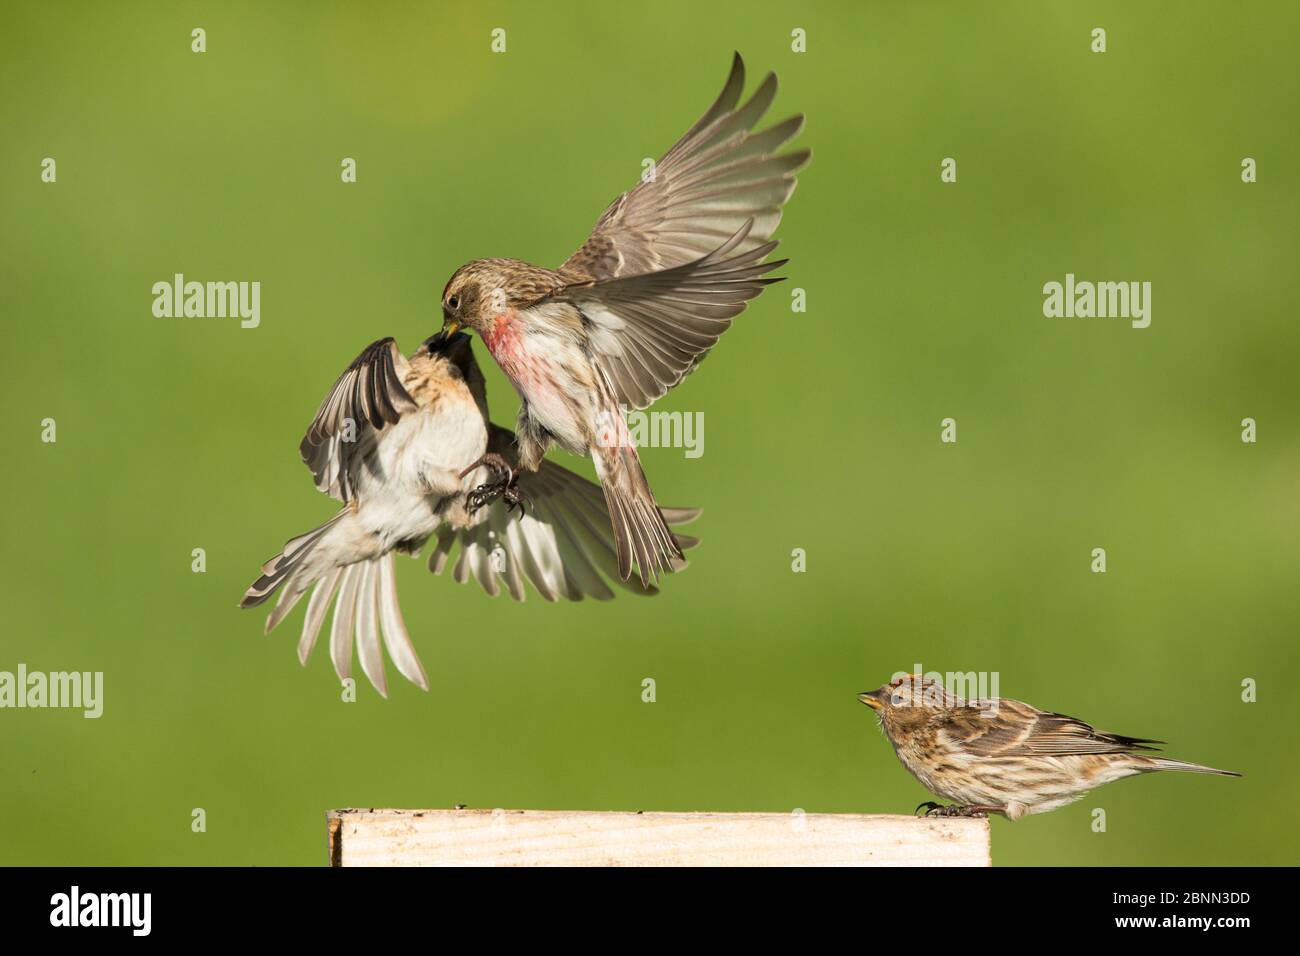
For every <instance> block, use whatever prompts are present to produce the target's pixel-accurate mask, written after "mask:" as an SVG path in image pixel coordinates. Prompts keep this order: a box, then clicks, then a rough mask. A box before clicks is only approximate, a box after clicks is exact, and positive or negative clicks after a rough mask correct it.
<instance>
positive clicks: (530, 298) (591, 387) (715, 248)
mask: <svg viewBox="0 0 1300 956" xmlns="http://www.w3.org/2000/svg"><path fill="white" fill-rule="evenodd" d="M744 85H745V67H744V63H743V62H742V60H741V58H740V55H739V54H736V56H735V59H734V60H733V62H732V67H731V74H730V76H729V77H728V79H727V82H726V85H725V86H724V88H723V90H722V93H721V95H719V96H718V98H717V100H716V101H715V102H714V104H713V105H712V106H710V107H709V109H708V111H707V112H706V113H705V114H704V115H703V116H702V117H700V119H699V121H698V122H696V123H695V125H694V126H692V127H691V128H690V129H689V130H687V132H686V134H685V135H683V136H682V138H681V139H679V140H678V141H677V143H676V145H674V146H673V147H672V148H671V149H670V150H668V152H667V153H666V154H664V156H663V157H662V158H661V159H660V160H659V162H658V163H656V164H655V166H654V168H653V170H648V171H647V174H646V175H644V176H643V177H642V180H641V182H639V183H638V184H637V185H636V186H635V187H634V188H633V189H631V190H629V191H628V192H625V193H623V194H622V195H621V196H619V197H618V198H617V199H615V200H614V201H613V202H612V203H611V204H610V205H609V207H608V208H607V209H606V210H605V212H604V214H602V215H601V217H600V219H599V220H598V221H597V222H596V225H595V228H594V229H593V230H592V233H591V235H590V236H589V237H588V238H587V240H586V242H585V243H583V245H582V247H581V248H579V249H578V251H577V252H575V253H574V254H573V255H571V256H570V257H569V258H568V259H567V260H566V261H565V262H564V264H563V265H561V266H560V267H559V268H558V269H545V268H541V267H539V266H534V265H530V264H528V263H526V262H520V261H518V260H515V259H478V260H476V261H474V262H470V263H468V264H467V265H464V266H461V267H460V268H459V269H458V270H456V272H455V274H454V275H452V277H451V279H450V281H448V283H447V286H446V288H445V289H444V290H443V294H442V309H443V319H444V326H443V328H444V329H445V330H446V331H448V332H455V331H456V330H457V329H460V328H462V327H463V328H467V329H471V330H473V331H475V332H477V333H478V334H479V336H480V337H481V338H482V339H483V343H484V344H485V345H486V346H487V348H488V351H489V352H491V353H492V357H493V358H494V359H496V361H497V364H498V365H500V366H501V370H502V371H503V372H505V374H506V376H507V377H508V378H509V379H510V381H511V382H512V383H513V384H514V386H515V390H516V391H517V392H518V393H519V396H520V398H521V399H523V406H522V408H521V409H520V412H519V421H518V425H517V431H518V436H517V438H516V442H517V463H518V467H519V469H521V470H523V471H533V470H535V469H536V468H537V467H538V466H539V465H540V463H541V461H542V456H543V455H545V453H546V451H547V449H548V448H549V447H550V446H551V445H552V444H558V445H559V446H560V447H562V448H564V449H565V450H566V451H568V452H570V453H572V454H575V455H579V456H582V457H586V456H588V455H590V456H591V459H592V460H593V461H594V462H595V466H596V475H597V477H598V478H599V479H600V483H601V486H602V488H603V489H604V492H605V500H606V503H607V505H608V507H609V514H610V517H611V519H612V520H613V528H614V544H615V548H616V550H617V555H618V567H619V573H620V574H621V575H622V577H623V578H624V579H626V578H627V577H628V576H629V574H630V573H631V567H632V564H633V561H634V560H635V563H636V564H637V566H638V567H639V569H640V574H641V581H642V583H643V584H646V583H648V582H649V580H650V577H651V576H656V577H657V576H658V574H659V572H660V571H663V570H670V569H671V566H672V563H673V561H674V560H675V559H677V558H680V557H681V552H680V550H679V549H678V548H677V546H676V544H675V543H674V540H673V535H672V533H671V532H670V531H669V530H668V527H667V524H666V523H665V521H664V519H663V516H662V515H661V514H660V512H659V509H658V506H657V505H656V502H655V497H654V495H653V493H652V492H651V491H650V486H649V484H648V483H647V481H646V477H645V473H644V472H643V471H642V468H641V462H640V459H639V457H638V455H637V451H636V447H635V444H634V442H633V441H632V439H631V436H630V435H629V433H628V429H627V427H626V425H625V422H624V417H623V416H624V413H626V412H627V411H628V410H639V409H643V408H645V407H646V406H647V405H649V404H650V403H651V402H653V401H655V400H656V399H658V398H660V397H661V396H663V395H664V394H665V393H666V392H667V391H668V390H669V389H670V388H672V387H673V386H674V385H676V384H677V383H678V382H680V381H681V380H682V379H683V378H685V377H686V375H687V374H689V373H690V372H691V371H692V370H693V369H694V368H695V366H696V365H698V364H699V362H700V360H701V359H703V358H704V355H705V353H707V352H708V351H709V349H710V348H712V347H713V345H714V344H715V343H716V342H717V341H718V338H719V336H721V335H722V333H723V332H725V331H726V330H727V328H728V327H729V326H730V325H731V320H732V319H733V318H734V317H735V316H737V315H739V314H740V312H742V311H743V310H744V308H745V303H746V302H747V301H748V300H750V299H752V298H754V297H755V296H757V295H758V294H759V293H760V292H762V291H763V289H764V287H765V286H767V285H768V284H769V283H772V282H778V281H780V280H779V279H775V278H764V275H765V274H766V273H768V272H770V271H771V270H772V269H775V268H777V267H779V266H781V265H783V264H784V263H785V262H786V261H787V260H784V259H782V260H776V261H764V260H765V258H766V257H767V255H768V254H769V253H770V252H771V251H772V250H773V249H775V248H776V243H775V242H773V241H770V239H771V236H772V233H773V232H774V231H775V230H776V227H777V223H779V222H780V220H781V207H782V206H783V205H784V204H785V202H786V200H787V199H789V198H790V194H791V193H792V192H793V191H794V188H795V173H796V172H797V171H798V170H799V169H800V168H801V167H802V166H803V165H804V164H805V163H807V162H808V159H809V157H810V155H811V153H810V151H809V150H806V149H801V150H796V151H794V152H790V153H786V154H783V155H778V150H780V149H781V148H782V147H783V146H785V144H786V143H788V142H789V141H790V140H791V139H792V138H793V137H795V136H796V135H798V133H799V131H800V130H801V129H802V128H803V116H801V115H800V116H792V117H790V118H789V119H787V120H784V121H782V122H780V123H777V124H775V125H773V126H771V127H769V128H768V129H765V130H762V131H756V130H755V126H756V125H757V124H758V122H759V120H760V119H762V117H763V114H764V113H766V112H767V109H768V107H769V106H770V105H771V104H772V100H773V98H774V97H775V96H776V76H775V75H774V74H771V73H769V74H768V75H767V78H766V79H764V80H763V82H762V83H761V84H760V85H759V87H758V89H757V90H756V91H755V92H754V94H753V95H752V96H751V97H750V98H749V99H748V100H747V101H745V102H744V103H743V104H742V103H741V101H740V95H741V90H742V89H743V87H744ZM514 477H515V475H514V472H513V471H507V472H505V473H504V477H499V478H498V479H497V481H496V482H495V483H494V486H495V487H496V488H497V490H498V491H504V490H505V489H506V488H507V487H509V485H510V484H511V482H512V481H513V480H514Z"/></svg>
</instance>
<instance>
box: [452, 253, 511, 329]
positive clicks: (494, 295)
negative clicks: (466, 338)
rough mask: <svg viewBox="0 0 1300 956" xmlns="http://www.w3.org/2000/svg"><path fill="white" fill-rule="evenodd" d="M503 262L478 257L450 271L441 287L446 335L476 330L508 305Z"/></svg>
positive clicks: (504, 310)
mask: <svg viewBox="0 0 1300 956" xmlns="http://www.w3.org/2000/svg"><path fill="white" fill-rule="evenodd" d="M503 265H504V261H502V260H495V259H478V260H476V261H474V262H469V263H466V264H465V265H463V266H461V267H460V268H459V269H457V270H456V271H455V272H454V273H452V277H451V278H450V279H448V280H447V285H446V288H444V289H443V290H442V328H443V331H444V332H446V333H447V334H448V335H449V336H450V335H454V334H455V333H456V332H457V331H459V330H460V329H465V330H467V331H471V332H478V333H479V334H480V335H482V334H483V331H484V330H485V329H487V328H489V327H490V325H491V323H492V321H493V320H494V319H495V317H496V316H498V315H501V314H503V313H504V312H506V311H507V310H508V309H509V308H510V305H511V303H510V299H509V296H508V295H507V292H506V290H507V288H508V287H509V286H508V283H509V274H508V271H507V270H506V269H505V268H503Z"/></svg>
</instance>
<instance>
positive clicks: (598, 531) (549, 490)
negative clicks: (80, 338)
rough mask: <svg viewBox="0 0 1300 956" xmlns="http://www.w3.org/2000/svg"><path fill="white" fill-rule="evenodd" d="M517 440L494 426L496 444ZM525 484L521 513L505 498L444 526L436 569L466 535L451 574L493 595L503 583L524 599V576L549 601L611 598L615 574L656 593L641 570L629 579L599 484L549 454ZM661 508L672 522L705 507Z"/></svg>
mask: <svg viewBox="0 0 1300 956" xmlns="http://www.w3.org/2000/svg"><path fill="white" fill-rule="evenodd" d="M513 444H514V433H512V432H511V431H510V430H509V429H505V428H501V427H499V426H496V425H493V426H491V433H490V436H489V439H488V447H489V449H490V450H491V451H495V452H496V453H497V454H502V455H507V456H508V457H513V455H514V452H513V448H512V446H513ZM519 489H520V490H521V491H522V492H523V493H524V496H525V497H526V499H527V505H526V510H525V512H524V514H523V516H522V517H521V516H520V515H519V513H518V512H517V511H516V512H514V513H509V512H508V511H507V510H506V505H505V503H504V502H503V501H500V500H498V501H496V502H494V503H493V504H491V505H489V506H488V507H487V508H486V509H485V515H486V516H485V517H484V518H483V520H481V521H480V522H479V523H478V524H476V525H475V526H474V527H472V528H466V529H462V530H460V531H456V530H453V529H451V528H447V527H444V528H443V530H441V531H439V533H438V539H437V544H436V546H435V548H434V550H433V553H432V554H430V556H429V569H430V570H431V571H433V573H434V574H441V573H442V572H443V569H444V568H446V567H447V565H448V563H450V562H451V558H452V553H453V551H454V550H455V547H456V545H457V543H459V545H460V554H459V556H458V557H457V558H456V561H455V564H454V566H453V569H452V577H453V578H454V579H455V580H456V581H458V582H460V583H462V584H463V583H465V582H466V581H468V580H470V579H471V578H473V579H474V580H476V581H478V582H479V584H480V585H481V586H482V587H483V590H484V591H486V592H487V593H488V594H490V595H492V596H493V597H495V596H496V595H497V594H499V593H500V592H501V589H502V585H504V587H505V589H506V590H507V591H508V592H509V593H510V596H511V597H512V598H514V599H515V600H516V601H522V600H524V593H525V592H524V580H525V579H527V580H529V581H531V582H532V584H533V587H535V588H536V589H537V592H538V593H539V594H541V595H542V597H544V598H545V599H546V600H548V601H557V600H559V599H560V598H567V599H568V600H570V601H580V600H582V599H583V598H584V597H592V598H595V599H596V600H600V601H607V600H609V599H610V598H612V597H614V591H613V590H612V589H611V587H610V582H612V583H613V584H616V585H618V586H619V587H622V588H625V589H627V590H628V591H631V592H633V593H635V594H654V593H656V591H657V588H655V587H654V586H653V585H650V586H646V585H643V584H641V582H640V581H639V580H637V579H636V578H635V577H634V578H632V579H631V580H629V581H624V580H622V576H621V575H620V574H619V572H618V559H617V557H616V555H615V551H614V543H613V541H612V539H611V537H610V521H609V512H608V511H607V510H606V508H605V499H604V495H603V494H602V493H601V490H600V487H599V486H598V485H595V484H593V483H592V482H590V481H587V479H585V478H582V477H581V476H579V475H575V474H574V473H573V472H571V471H569V470H567V469H565V468H561V467H560V466H559V465H557V464H555V463H554V462H551V461H543V462H542V464H541V467H540V468H539V469H538V470H537V471H535V472H526V473H524V474H523V475H521V476H520V478H519ZM660 510H661V511H662V512H663V515H664V520H665V521H667V522H668V524H670V525H679V524H686V523H687V522H690V521H693V520H695V518H696V517H698V516H699V514H700V511H699V509H698V508H662V509H660ZM674 537H675V538H676V539H677V543H678V546H679V547H680V548H682V549H683V550H685V549H686V548H692V547H695V546H696V545H697V544H699V541H698V539H696V538H693V537H690V536H688V535H682V534H674ZM683 566H684V565H683ZM606 579H608V580H606Z"/></svg>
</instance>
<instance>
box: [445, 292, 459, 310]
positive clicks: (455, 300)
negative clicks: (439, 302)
mask: <svg viewBox="0 0 1300 956" xmlns="http://www.w3.org/2000/svg"><path fill="white" fill-rule="evenodd" d="M447 308H449V309H451V311H453V312H455V311H456V310H457V309H459V308H460V296H458V295H449V296H447Z"/></svg>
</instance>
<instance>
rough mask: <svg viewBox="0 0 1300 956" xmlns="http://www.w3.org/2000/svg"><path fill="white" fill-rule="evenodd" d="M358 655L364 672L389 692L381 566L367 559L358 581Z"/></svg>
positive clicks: (381, 693) (382, 692) (383, 692)
mask: <svg viewBox="0 0 1300 956" xmlns="http://www.w3.org/2000/svg"><path fill="white" fill-rule="evenodd" d="M356 624H357V627H356V634H357V657H358V658H359V659H360V660H361V670H362V672H363V673H364V674H365V675H366V676H367V677H369V678H370V683H371V684H373V685H374V687H375V690H377V691H379V696H380V697H387V696H388V675H387V674H385V673H384V651H383V648H381V647H380V645H379V566H378V562H376V561H367V562H365V563H364V564H363V565H362V566H361V578H360V583H359V584H358V585H357V615H356Z"/></svg>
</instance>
